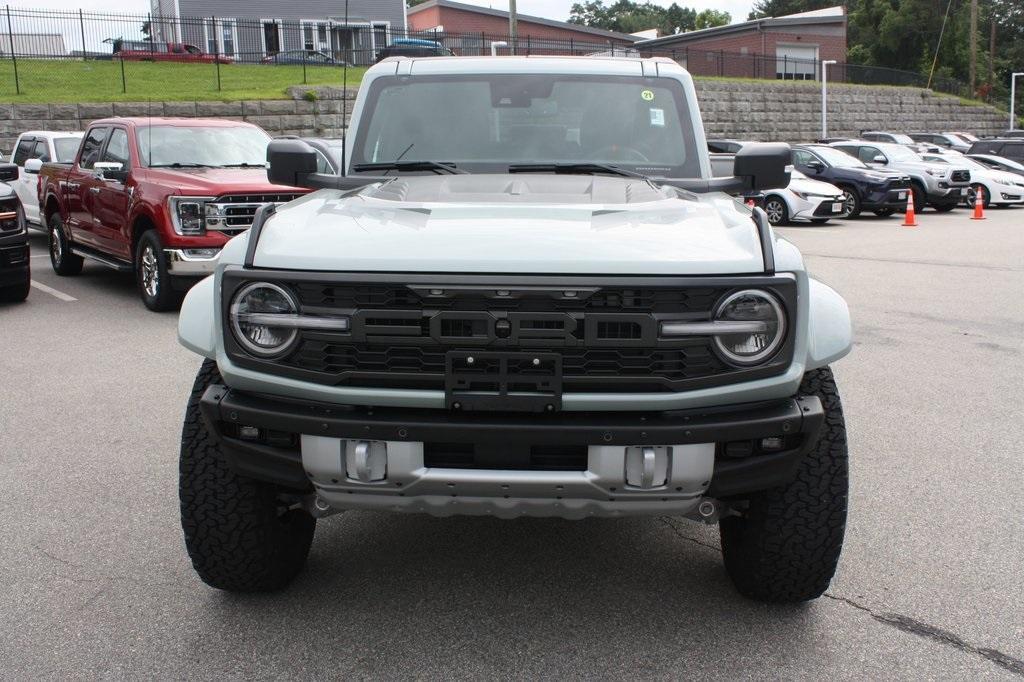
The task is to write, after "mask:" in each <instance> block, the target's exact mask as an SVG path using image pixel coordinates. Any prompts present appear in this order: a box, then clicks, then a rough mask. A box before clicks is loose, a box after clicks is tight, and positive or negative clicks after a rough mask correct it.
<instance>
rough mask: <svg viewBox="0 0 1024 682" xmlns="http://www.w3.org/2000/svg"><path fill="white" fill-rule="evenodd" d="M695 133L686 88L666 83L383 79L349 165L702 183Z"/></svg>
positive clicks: (369, 101)
mask: <svg viewBox="0 0 1024 682" xmlns="http://www.w3.org/2000/svg"><path fill="white" fill-rule="evenodd" d="M694 128H695V124H694V121H693V114H692V112H690V110H689V106H688V104H687V102H686V99H685V97H684V93H683V89H682V87H681V86H680V84H679V83H677V82H675V81H673V80H671V79H667V78H655V79H644V78H640V77H628V76H627V77H623V76H618V77H616V76H612V77H609V76H590V75H565V74H551V75H547V74H531V75H529V76H525V75H518V74H508V75H504V74H502V75H493V74H486V75H475V74H474V75H458V76H417V77H415V78H413V79H405V80H400V79H399V78H397V77H395V78H380V79H377V80H375V81H374V83H373V85H372V86H371V88H370V90H369V92H368V93H367V98H366V104H365V108H364V110H363V112H362V115H361V117H360V124H359V130H358V131H357V137H356V143H355V145H354V150H353V158H352V163H353V168H356V169H357V170H356V172H373V171H371V170H363V169H358V167H359V165H360V164H381V163H393V162H396V161H402V162H406V161H433V162H442V163H446V164H453V165H454V166H456V167H457V168H459V169H461V170H468V171H470V172H476V173H505V172H507V171H508V169H509V166H520V165H522V164H525V163H528V164H573V165H575V166H576V167H579V168H581V169H583V168H585V167H586V164H610V165H614V166H617V167H619V168H624V169H627V170H631V171H636V172H639V173H643V174H645V175H661V176H666V177H699V176H700V165H699V158H700V157H699V156H698V154H697V151H696V149H697V147H696V144H695V142H694ZM378 172H379V171H378ZM581 172H583V171H582V170H581Z"/></svg>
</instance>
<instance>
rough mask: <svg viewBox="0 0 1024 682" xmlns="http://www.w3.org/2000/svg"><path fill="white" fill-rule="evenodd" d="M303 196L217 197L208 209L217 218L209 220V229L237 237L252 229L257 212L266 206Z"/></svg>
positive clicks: (287, 193)
mask: <svg viewBox="0 0 1024 682" xmlns="http://www.w3.org/2000/svg"><path fill="white" fill-rule="evenodd" d="M300 196H302V194H301V193H298V192H278V193H275V194H228V195H225V196H221V197H217V199H216V200H215V201H213V202H211V203H210V204H207V206H208V207H212V208H213V210H214V211H215V212H216V215H217V217H216V218H214V219H212V220H211V219H209V218H208V219H207V225H208V228H209V229H211V230H216V231H218V232H223V233H224V234H227V235H232V236H233V235H236V234H240V233H242V232H245V231H246V230H248V229H249V228H250V227H252V221H253V219H254V218H255V217H256V211H257V210H259V207H260V206H263V205H264V204H284V203H287V202H289V201H291V200H292V199H295V198H297V197H300Z"/></svg>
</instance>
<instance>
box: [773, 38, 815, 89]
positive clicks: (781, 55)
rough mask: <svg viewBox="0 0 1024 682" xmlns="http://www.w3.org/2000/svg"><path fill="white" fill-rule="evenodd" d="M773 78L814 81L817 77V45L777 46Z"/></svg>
mask: <svg viewBox="0 0 1024 682" xmlns="http://www.w3.org/2000/svg"><path fill="white" fill-rule="evenodd" d="M775 59H776V66H775V77H776V78H781V79H784V80H815V79H816V78H817V77H818V46H817V45H785V44H782V45H777V46H776V47H775Z"/></svg>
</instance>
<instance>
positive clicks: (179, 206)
mask: <svg viewBox="0 0 1024 682" xmlns="http://www.w3.org/2000/svg"><path fill="white" fill-rule="evenodd" d="M214 198H215V197H180V196H174V197H170V198H169V199H168V200H167V206H168V209H169V210H170V213H171V224H172V225H173V226H174V231H175V232H177V233H178V234H180V235H185V236H195V235H200V234H203V233H204V232H205V231H206V203H207V202H209V201H213V200H214Z"/></svg>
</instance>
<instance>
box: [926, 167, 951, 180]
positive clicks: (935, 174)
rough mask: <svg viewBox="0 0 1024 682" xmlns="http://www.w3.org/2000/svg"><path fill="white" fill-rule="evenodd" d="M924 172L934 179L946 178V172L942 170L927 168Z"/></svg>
mask: <svg viewBox="0 0 1024 682" xmlns="http://www.w3.org/2000/svg"><path fill="white" fill-rule="evenodd" d="M924 172H925V173H927V174H928V175H930V176H932V177H933V178H944V177H946V171H944V170H942V169H940V168H925V169H924Z"/></svg>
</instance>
